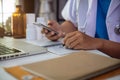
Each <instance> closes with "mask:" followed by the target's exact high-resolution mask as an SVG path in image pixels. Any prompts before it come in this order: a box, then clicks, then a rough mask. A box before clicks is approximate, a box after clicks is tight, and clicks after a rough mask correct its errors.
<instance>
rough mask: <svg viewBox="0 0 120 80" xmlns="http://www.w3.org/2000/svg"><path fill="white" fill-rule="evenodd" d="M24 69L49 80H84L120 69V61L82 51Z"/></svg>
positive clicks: (29, 65)
mask: <svg viewBox="0 0 120 80" xmlns="http://www.w3.org/2000/svg"><path fill="white" fill-rule="evenodd" d="M22 67H23V69H25V70H27V71H30V72H31V73H33V74H35V75H38V76H40V77H43V78H45V79H47V80H71V79H75V80H84V79H89V78H91V77H94V76H97V75H99V74H102V73H105V72H107V71H110V70H113V69H115V68H117V67H120V60H119V59H114V58H110V57H105V56H101V55H97V54H91V53H88V52H85V51H81V52H77V53H72V54H69V55H65V56H62V57H59V58H55V59H50V60H46V61H41V62H36V63H32V64H26V65H23V66H22Z"/></svg>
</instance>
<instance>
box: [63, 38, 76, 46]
mask: <svg viewBox="0 0 120 80" xmlns="http://www.w3.org/2000/svg"><path fill="white" fill-rule="evenodd" d="M77 39H78V38H77V37H76V36H73V37H71V38H69V39H67V40H66V42H65V43H64V44H65V45H66V46H68V47H70V45H71V43H73V42H75V41H76V40H77Z"/></svg>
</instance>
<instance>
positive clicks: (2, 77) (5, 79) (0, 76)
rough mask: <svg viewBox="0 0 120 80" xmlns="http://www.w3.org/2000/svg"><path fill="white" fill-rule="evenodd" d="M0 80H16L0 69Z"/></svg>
mask: <svg viewBox="0 0 120 80" xmlns="http://www.w3.org/2000/svg"><path fill="white" fill-rule="evenodd" d="M0 80H17V79H16V78H14V77H13V76H11V75H10V74H8V73H7V72H6V71H5V70H4V69H3V68H2V67H0Z"/></svg>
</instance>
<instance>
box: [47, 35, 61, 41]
mask: <svg viewBox="0 0 120 80" xmlns="http://www.w3.org/2000/svg"><path fill="white" fill-rule="evenodd" d="M48 39H50V40H52V41H56V40H58V39H59V37H58V36H57V35H56V36H51V37H48Z"/></svg>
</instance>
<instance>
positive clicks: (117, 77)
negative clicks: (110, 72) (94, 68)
mask: <svg viewBox="0 0 120 80" xmlns="http://www.w3.org/2000/svg"><path fill="white" fill-rule="evenodd" d="M105 80H120V75H117V76H114V77H111V78H107V79H105Z"/></svg>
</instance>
